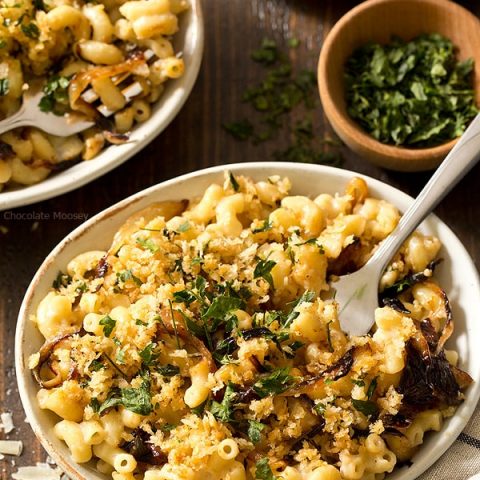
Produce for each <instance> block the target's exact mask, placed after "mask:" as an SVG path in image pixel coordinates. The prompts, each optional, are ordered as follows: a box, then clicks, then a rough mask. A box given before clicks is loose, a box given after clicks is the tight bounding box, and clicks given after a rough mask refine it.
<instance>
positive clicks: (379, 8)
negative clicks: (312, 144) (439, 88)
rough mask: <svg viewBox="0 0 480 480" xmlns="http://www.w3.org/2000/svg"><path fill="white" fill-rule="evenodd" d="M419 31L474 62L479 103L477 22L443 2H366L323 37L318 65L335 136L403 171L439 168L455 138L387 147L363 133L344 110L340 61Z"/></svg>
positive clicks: (479, 32)
mask: <svg viewBox="0 0 480 480" xmlns="http://www.w3.org/2000/svg"><path fill="white" fill-rule="evenodd" d="M422 33H440V34H441V35H443V36H445V37H447V38H449V39H450V40H451V41H452V42H453V44H454V45H455V46H456V47H457V48H458V58H459V60H466V59H467V58H470V57H472V58H473V59H474V60H475V79H474V85H475V91H476V95H475V96H476V102H477V105H478V104H480V21H479V19H478V18H477V17H476V16H475V15H473V14H472V13H470V12H469V11H468V10H466V9H465V8H463V7H461V6H460V5H457V4H456V3H453V2H450V1H448V0H368V1H366V2H363V3H361V4H360V5H358V6H357V7H355V8H354V9H352V10H350V11H349V12H348V13H347V14H345V15H344V16H343V17H342V18H341V19H340V20H339V21H338V22H337V23H336V24H335V26H334V27H333V28H332V30H331V31H330V33H329V34H328V35H327V38H326V39H325V42H324V44H323V47H322V51H321V53H320V60H319V64H318V85H319V89H320V98H321V101H322V105H323V109H324V112H325V115H326V116H327V118H328V120H329V121H330V123H331V125H332V127H333V129H334V130H335V132H336V133H337V134H338V136H339V137H340V138H341V139H342V140H343V141H344V142H345V143H346V144H347V145H348V147H350V148H351V149H352V150H353V151H354V152H356V153H358V154H359V155H360V156H362V157H365V158H366V159H368V160H370V161H371V162H372V163H375V164H377V165H379V166H382V167H385V168H389V169H391V170H398V171H404V172H414V171H422V170H430V169H432V168H435V167H436V166H438V165H439V164H440V163H441V161H442V160H443V159H444V158H445V156H446V155H447V154H448V152H449V151H450V150H451V149H452V148H453V146H454V145H455V142H456V140H451V141H449V142H447V143H444V144H441V145H438V146H436V147H431V148H404V147H397V146H392V145H386V144H384V143H380V142H378V141H377V140H375V139H374V138H373V137H372V136H370V135H369V134H368V133H366V132H365V131H364V130H363V129H362V128H361V127H360V125H358V123H357V122H356V121H355V120H353V119H352V118H351V117H350V116H349V115H348V113H347V106H346V101H345V89H344V65H345V62H346V61H347V59H348V58H349V57H350V56H351V54H352V53H353V51H354V50H355V49H357V48H358V47H360V46H362V45H365V44H366V43H369V42H374V43H388V42H390V40H391V38H392V36H398V37H400V38H402V39H404V40H406V41H409V40H411V39H413V38H414V37H416V36H418V35H420V34H422Z"/></svg>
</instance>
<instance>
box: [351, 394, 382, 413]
mask: <svg viewBox="0 0 480 480" xmlns="http://www.w3.org/2000/svg"><path fill="white" fill-rule="evenodd" d="M352 404H353V406H354V408H355V409H356V410H358V411H359V412H360V413H363V414H364V415H366V416H367V417H370V416H373V415H376V414H377V413H378V407H377V405H376V404H375V403H374V402H372V401H371V400H356V399H355V398H352Z"/></svg>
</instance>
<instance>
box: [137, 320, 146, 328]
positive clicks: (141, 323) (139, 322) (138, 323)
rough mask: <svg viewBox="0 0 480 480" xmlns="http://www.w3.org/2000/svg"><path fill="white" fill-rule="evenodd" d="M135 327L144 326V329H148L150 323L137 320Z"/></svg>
mask: <svg viewBox="0 0 480 480" xmlns="http://www.w3.org/2000/svg"><path fill="white" fill-rule="evenodd" d="M135 325H139V326H142V327H147V326H148V323H147V322H144V321H143V320H140V319H139V318H137V319H136V320H135Z"/></svg>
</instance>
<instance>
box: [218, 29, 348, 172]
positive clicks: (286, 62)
mask: <svg viewBox="0 0 480 480" xmlns="http://www.w3.org/2000/svg"><path fill="white" fill-rule="evenodd" d="M299 45H300V42H299V41H298V40H297V39H295V38H290V39H289V40H288V46H289V47H291V48H296V47H298V46H299ZM251 57H252V59H253V60H254V61H255V62H257V63H260V64H261V65H263V66H264V67H265V70H266V72H265V74H264V76H263V77H262V79H261V80H260V81H259V82H258V83H257V84H255V85H252V86H250V87H248V88H247V89H246V90H245V92H244V94H243V102H244V103H247V104H248V105H249V106H250V107H251V109H252V111H253V113H254V114H256V117H257V118H255V115H249V117H248V118H245V119H241V120H236V121H232V122H225V123H223V124H222V126H223V128H224V129H225V131H226V132H227V133H229V134H230V135H232V136H233V137H234V138H235V139H236V140H239V141H251V142H252V143H253V144H254V145H257V144H259V143H262V142H265V141H268V140H273V139H276V138H277V137H278V136H279V134H280V132H281V131H283V130H284V129H285V127H286V126H287V125H288V124H289V123H293V119H290V117H291V115H290V114H291V113H292V112H294V111H295V116H301V117H302V118H305V117H307V116H308V115H307V113H306V111H309V110H313V109H314V108H315V103H316V90H317V80H316V76H315V73H314V71H312V70H309V69H304V70H301V71H298V72H295V71H294V69H293V66H292V63H291V61H290V59H289V57H288V55H286V54H285V52H283V51H282V50H281V49H280V48H279V47H278V46H277V44H276V43H275V42H274V41H273V40H271V39H265V40H263V42H262V44H261V47H260V48H259V49H257V50H255V51H254V52H252V54H251ZM297 110H303V111H300V112H297ZM298 113H300V115H298ZM288 120H291V122H289V121H288ZM293 134H294V140H293V142H290V143H293V144H292V145H291V146H289V147H288V148H287V149H286V150H285V151H278V152H274V154H273V157H274V159H275V160H281V161H297V162H309V163H312V162H314V163H328V164H337V163H340V161H341V156H340V154H339V153H338V152H337V151H333V150H331V149H326V148H325V145H327V142H325V141H318V140H317V138H318V135H317V134H315V132H314V129H313V123H312V121H311V120H309V119H308V118H306V119H305V120H302V121H298V122H297V125H296V127H295V129H294V132H293ZM285 136H287V135H285ZM337 145H338V142H337Z"/></svg>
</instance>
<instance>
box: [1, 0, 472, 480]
mask: <svg viewBox="0 0 480 480" xmlns="http://www.w3.org/2000/svg"><path fill="white" fill-rule="evenodd" d="M356 3H358V2H355V1H350V0H316V1H315V0H205V1H204V14H205V15H204V16H205V32H206V39H205V40H206V41H205V56H204V60H203V66H202V69H201V72H200V76H199V78H198V81H197V84H196V86H195V88H194V90H193V92H192V94H191V96H190V98H189V99H188V101H187V103H186V104H185V106H184V107H183V110H182V111H181V113H180V114H179V115H178V117H177V118H176V119H175V120H174V121H173V122H172V124H171V125H170V126H169V127H168V128H167V129H166V130H165V131H164V132H163V133H162V134H161V135H160V136H159V137H158V138H157V139H156V140H154V141H153V142H152V143H151V144H150V145H149V146H148V147H146V148H145V149H144V150H143V151H142V152H141V153H140V154H138V155H136V156H135V157H134V158H132V159H130V160H129V161H128V162H127V163H125V164H124V165H122V166H121V167H119V168H117V169H116V170H115V171H113V172H110V173H109V174H107V175H105V176H104V177H102V178H100V179H98V180H96V181H94V182H92V183H90V184H89V185H87V186H85V187H82V188H81V189H79V190H76V191H74V192H71V193H69V194H66V195H62V196H60V197H58V198H55V199H52V200H49V201H45V202H42V203H39V204H36V205H31V206H28V207H24V208H19V209H16V210H14V213H16V214H25V215H23V218H27V217H28V216H29V214H32V213H36V214H40V213H41V212H43V213H49V214H50V218H52V220H42V221H40V222H39V223H38V224H34V221H33V220H27V219H25V220H19V219H17V220H9V219H8V218H9V216H11V213H12V212H11V211H10V212H0V226H2V227H6V229H8V232H6V233H3V230H5V229H3V228H2V229H0V230H2V232H1V233H0V411H5V410H7V411H11V412H13V415H14V421H15V425H16V428H15V431H14V432H12V434H10V435H9V436H8V438H10V439H21V440H23V442H24V445H25V448H24V453H23V455H22V456H21V457H20V458H18V459H17V458H15V459H14V463H15V466H14V465H13V462H12V461H11V459H10V458H9V459H6V460H2V461H0V471H1V479H2V480H7V479H10V478H11V474H12V472H14V471H15V470H16V466H25V465H32V464H35V462H38V461H44V459H45V453H44V451H43V449H42V448H41V446H40V444H39V442H38V441H37V440H36V439H35V436H34V435H33V433H32V431H31V429H30V427H29V425H28V424H27V423H25V421H24V419H25V415H24V412H23V409H22V406H21V403H20V398H19V396H18V390H17V386H16V379H15V371H14V346H13V344H14V334H15V323H16V319H17V314H18V310H19V307H20V303H21V301H22V298H23V295H24V293H25V290H26V288H27V286H28V284H29V282H30V280H31V278H32V276H33V274H34V273H35V271H36V270H37V268H38V267H39V265H40V264H41V262H42V261H43V259H44V258H45V256H46V255H47V254H48V253H49V252H50V250H51V249H52V248H53V247H54V246H55V245H56V244H57V243H58V242H59V241H60V240H61V239H62V238H63V237H64V236H65V235H67V233H69V232H70V231H71V230H73V229H74V228H75V227H77V226H78V224H79V223H81V221H74V220H72V221H70V220H53V214H54V212H61V213H62V212H63V213H67V214H76V213H85V214H87V215H88V216H92V215H94V214H96V213H98V212H99V211H101V210H103V209H104V208H106V207H108V206H110V205H111V204H112V203H114V202H117V201H119V200H121V199H123V198H124V197H126V196H128V195H131V194H133V193H135V192H138V191H139V190H141V189H143V188H145V187H149V186H150V185H153V184H156V183H158V182H161V181H163V180H166V179H169V178H172V177H174V176H176V175H179V174H183V173H186V172H190V171H192V170H196V169H199V168H203V167H207V166H211V165H218V164H224V163H234V162H244V161H261V160H270V159H271V154H272V152H273V151H274V150H276V149H278V148H282V147H286V146H287V144H288V142H289V141H290V139H289V135H288V134H287V135H284V136H282V137H281V139H280V140H277V141H275V142H265V143H263V144H261V145H259V146H255V145H251V144H249V143H238V142H237V141H236V140H234V139H233V138H231V137H229V136H228V135H227V134H226V133H225V132H224V131H223V130H222V128H221V124H222V122H226V121H230V120H233V119H238V118H242V117H245V116H246V115H248V113H249V109H248V107H247V106H245V105H244V104H242V102H241V96H242V92H243V91H244V89H245V86H246V85H249V84H251V83H253V82H255V81H256V80H257V79H258V77H259V75H261V74H262V71H263V70H262V67H261V66H259V65H258V64H255V63H254V62H252V61H251V60H250V56H249V52H251V51H252V50H254V49H256V48H258V46H259V44H260V43H261V40H262V39H263V38H264V37H269V38H273V39H275V40H276V41H277V42H278V43H279V44H285V39H286V38H289V37H291V36H293V37H295V38H298V39H300V40H301V44H300V46H299V47H298V48H296V49H294V50H293V49H292V50H290V55H291V59H292V62H293V64H294V65H295V66H296V67H298V68H311V69H315V66H316V62H317V58H318V53H319V50H320V47H321V45H322V39H323V38H324V37H325V35H326V34H327V33H328V31H329V30H330V28H331V26H332V25H333V24H334V23H335V21H336V20H337V19H338V18H339V17H340V16H341V15H343V14H344V13H345V12H346V11H347V10H349V9H350V8H352V7H353V6H354V5H355V4H356ZM461 3H462V4H464V5H465V6H467V7H469V8H471V10H472V11H474V12H475V13H476V14H480V4H479V3H478V2H476V1H475V0H470V1H464V2H461ZM316 117H317V119H316V120H317V122H318V123H319V125H320V126H319V129H320V135H323V134H324V133H328V132H329V131H330V130H329V127H328V125H327V123H326V121H325V120H324V118H323V115H322V111H321V108H320V107H318V110H317V111H316ZM343 155H344V157H345V161H344V163H343V165H342V166H343V168H347V169H350V170H354V171H357V172H361V173H364V174H367V175H370V176H372V177H375V178H378V179H380V180H383V181H384V182H386V183H389V184H391V185H394V186H395V187H398V188H400V189H401V190H404V191H406V192H408V193H409V194H411V195H416V194H417V193H418V192H419V191H420V189H421V187H422V186H423V185H424V183H425V182H426V181H427V180H428V178H429V175H430V174H429V173H422V174H400V173H394V172H387V171H385V170H382V169H379V168H376V167H374V166H372V165H369V164H368V163H366V162H365V161H363V160H361V159H360V158H358V157H357V156H356V155H354V154H352V153H351V152H349V151H348V150H346V149H344V151H343ZM479 182H480V165H478V166H477V167H476V168H475V169H474V170H473V171H472V172H471V173H470V174H469V175H468V177H467V178H465V179H464V180H463V181H462V182H461V183H460V185H459V186H457V187H456V188H455V189H454V190H453V191H452V192H451V193H450V194H449V195H448V197H447V198H446V199H445V200H444V201H443V203H442V205H441V206H440V207H439V208H438V209H437V214H438V215H439V216H440V218H442V219H443V220H444V221H445V222H446V223H447V224H448V225H450V227H451V228H452V229H453V231H454V232H455V233H456V234H457V235H458V236H459V238H460V239H461V240H462V242H463V243H464V245H465V246H466V248H467V249H468V251H469V252H470V255H471V256H472V257H473V259H474V260H475V263H476V265H477V267H479V266H480V188H479ZM1 438H4V435H3V434H2V433H1V432H0V439H1Z"/></svg>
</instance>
